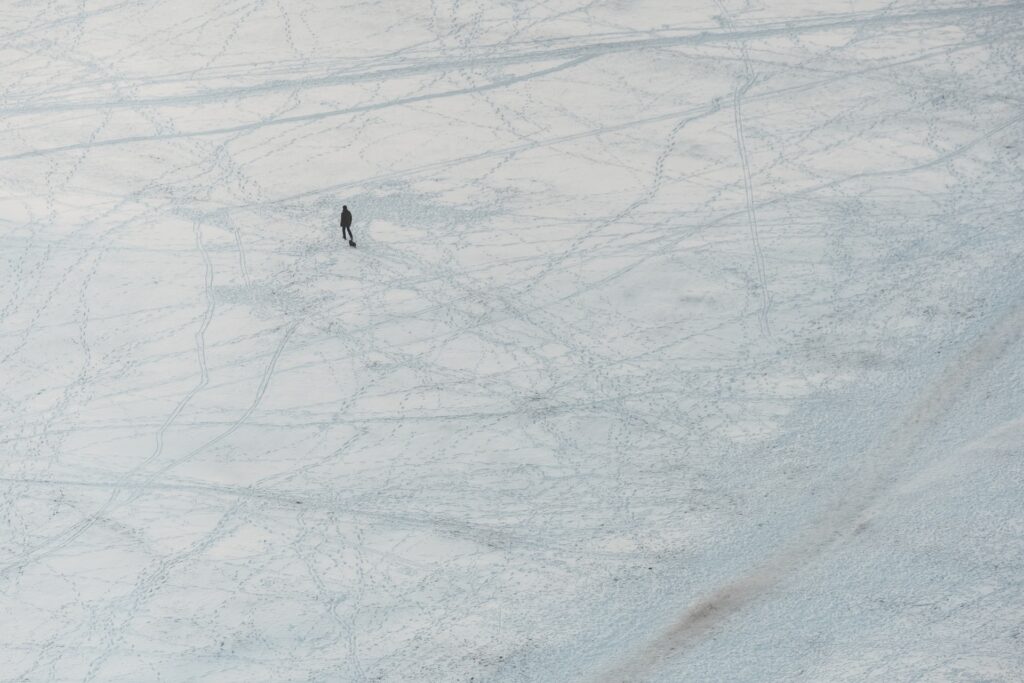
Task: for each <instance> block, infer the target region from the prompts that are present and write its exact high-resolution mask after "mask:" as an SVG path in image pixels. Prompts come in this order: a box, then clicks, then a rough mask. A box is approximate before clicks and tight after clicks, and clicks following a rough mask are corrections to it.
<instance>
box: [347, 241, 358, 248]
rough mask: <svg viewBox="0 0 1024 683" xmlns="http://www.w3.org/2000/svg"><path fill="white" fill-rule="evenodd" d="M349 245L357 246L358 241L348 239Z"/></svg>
mask: <svg viewBox="0 0 1024 683" xmlns="http://www.w3.org/2000/svg"><path fill="white" fill-rule="evenodd" d="M348 246H350V247H354V246H356V242H355V240H349V241H348Z"/></svg>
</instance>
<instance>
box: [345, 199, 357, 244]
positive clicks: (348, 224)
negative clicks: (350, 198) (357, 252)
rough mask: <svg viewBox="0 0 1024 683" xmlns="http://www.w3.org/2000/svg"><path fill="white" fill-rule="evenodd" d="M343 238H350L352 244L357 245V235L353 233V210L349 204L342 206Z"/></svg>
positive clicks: (349, 241)
mask: <svg viewBox="0 0 1024 683" xmlns="http://www.w3.org/2000/svg"><path fill="white" fill-rule="evenodd" d="M341 239H343V240H348V243H349V244H350V245H351V246H353V247H354V246H356V244H355V236H354V235H353V234H352V212H351V211H349V210H348V207H347V206H342V207H341Z"/></svg>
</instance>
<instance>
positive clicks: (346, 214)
mask: <svg viewBox="0 0 1024 683" xmlns="http://www.w3.org/2000/svg"><path fill="white" fill-rule="evenodd" d="M341 227H343V228H351V227H352V212H351V211H349V210H348V209H345V210H344V211H342V212H341Z"/></svg>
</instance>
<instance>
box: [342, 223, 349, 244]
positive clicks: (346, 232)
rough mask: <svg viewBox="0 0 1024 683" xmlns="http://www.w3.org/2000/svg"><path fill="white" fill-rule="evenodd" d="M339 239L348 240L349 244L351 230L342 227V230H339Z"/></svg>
mask: <svg viewBox="0 0 1024 683" xmlns="http://www.w3.org/2000/svg"><path fill="white" fill-rule="evenodd" d="M341 239H343V240H348V241H349V242H351V241H352V228H350V227H348V226H347V225H344V226H342V228H341Z"/></svg>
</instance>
